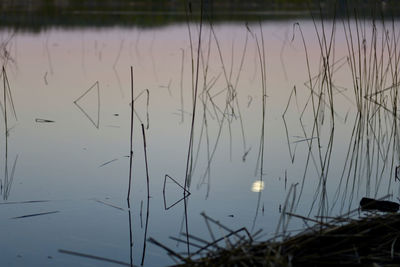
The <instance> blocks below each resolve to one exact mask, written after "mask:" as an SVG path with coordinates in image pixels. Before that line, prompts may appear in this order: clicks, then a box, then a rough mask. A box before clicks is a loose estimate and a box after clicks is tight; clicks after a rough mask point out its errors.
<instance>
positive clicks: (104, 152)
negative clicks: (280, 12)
mask: <svg viewBox="0 0 400 267" xmlns="http://www.w3.org/2000/svg"><path fill="white" fill-rule="evenodd" d="M324 22H325V23H326V24H324V25H325V31H326V32H328V31H329V32H330V33H332V32H335V35H334V36H331V35H329V37H328V36H326V38H325V40H324V41H321V46H322V48H323V49H322V51H321V47H320V44H319V42H318V36H319V37H320V39H321V40H323V39H324V38H321V36H322V35H321V31H322V29H321V28H320V27H317V29H318V31H319V35H318V34H317V33H316V32H315V28H314V27H315V26H314V25H313V23H312V22H310V21H304V22H302V23H301V24H300V25H299V24H296V26H295V27H294V31H295V34H294V37H295V38H294V39H293V40H291V42H290V45H289V43H288V42H289V41H288V39H290V38H288V37H287V35H288V32H289V33H293V23H292V22H282V23H276V24H274V25H270V24H262V25H259V24H254V25H248V26H247V27H246V25H213V26H208V25H204V28H203V29H202V36H203V38H202V40H201V41H200V42H199V39H198V36H197V35H196V36H195V34H199V28H198V26H197V25H196V24H190V25H189V26H190V29H191V32H192V34H193V36H192V40H190V39H189V38H188V32H187V30H188V29H187V25H185V26H179V25H177V26H173V27H169V28H167V29H151V30H138V29H135V30H130V29H120V28H115V29H102V30H99V31H93V30H91V29H86V30H85V29H79V30H76V31H64V30H59V29H54V30H50V31H49V32H47V33H46V34H39V35H31V34H26V33H18V34H17V35H16V37H17V38H18V42H19V46H20V49H19V50H18V65H19V71H18V72H13V71H10V74H11V75H10V76H9V78H10V81H12V85H13V86H12V88H11V89H12V90H10V89H6V93H5V94H6V97H5V98H6V101H4V100H2V101H1V104H2V111H3V115H4V113H5V110H6V109H5V103H7V104H6V105H7V114H8V115H7V118H8V119H9V120H8V121H7V124H8V126H6V127H5V131H3V132H4V133H6V132H7V134H6V136H5V137H4V138H3V139H2V140H4V141H6V142H5V143H4V141H2V143H4V147H5V146H6V145H7V148H9V147H10V148H11V147H12V148H13V150H15V151H18V152H19V153H20V154H21V155H23V156H24V161H21V160H19V161H18V162H17V159H15V160H14V158H11V157H10V158H9V162H8V163H7V161H3V159H2V162H6V164H5V166H8V167H5V168H6V170H7V171H6V172H5V175H4V177H3V178H2V179H1V182H2V186H3V189H2V194H3V200H4V201H8V200H11V202H16V203H21V205H18V207H17V208H7V206H8V207H11V206H10V205H1V206H0V208H1V209H2V210H1V211H2V212H1V213H0V214H1V215H0V220H1V221H2V222H4V224H5V225H4V228H3V229H6V230H7V232H9V235H8V236H6V237H4V238H5V239H6V240H5V243H7V244H12V245H11V246H8V247H7V249H9V250H11V254H10V255H11V256H6V261H7V263H10V264H9V265H18V264H17V263H16V262H15V261H16V260H15V259H14V258H13V256H12V255H13V254H12V253H14V254H23V256H24V257H25V255H29V251H31V249H32V247H37V248H41V249H42V250H41V251H35V253H36V252H37V255H39V256H43V257H44V258H46V257H47V256H48V255H45V254H50V252H51V253H53V254H54V252H55V254H54V255H56V260H60V261H61V263H62V264H63V265H73V264H75V263H76V262H75V260H74V259H73V258H74V257H70V256H71V255H75V256H77V255H78V254H80V255H81V257H79V260H80V261H83V260H84V259H82V258H83V257H85V258H87V259H90V257H88V256H92V257H99V256H96V255H104V257H103V258H104V259H109V260H110V259H115V260H116V261H119V262H122V263H124V264H132V265H133V264H139V263H143V264H144V265H148V266H157V265H162V264H170V263H171V264H172V261H170V260H169V259H168V256H167V255H166V254H165V253H164V251H162V250H159V249H158V247H156V246H152V245H148V246H147V239H148V238H152V239H151V240H153V241H154V243H156V244H162V246H164V248H168V249H169V250H171V251H172V249H171V248H173V247H174V246H175V245H176V242H178V243H179V244H183V245H185V247H184V248H180V249H181V250H184V251H185V252H184V253H182V254H179V253H176V254H178V255H179V256H180V257H178V256H174V257H176V258H178V259H180V260H182V259H183V257H182V255H186V256H187V255H189V254H193V253H196V252H197V253H198V254H204V253H206V252H207V251H209V250H212V249H219V248H224V246H223V245H222V242H223V240H228V242H231V243H232V244H234V243H235V242H236V241H238V240H241V239H243V240H245V239H246V240H248V239H249V238H253V236H250V234H249V236H247V232H246V231H247V229H250V231H249V232H251V233H252V234H254V233H258V231H253V230H257V229H259V228H263V229H264V231H265V232H267V233H269V234H270V233H275V232H276V233H282V232H283V233H288V232H289V231H290V229H291V228H293V227H294V226H301V224H302V221H300V222H297V221H295V220H290V218H291V217H292V216H289V215H288V214H289V213H290V214H295V213H300V214H303V215H305V216H307V215H309V216H324V215H329V214H337V213H341V212H342V211H345V210H347V209H349V208H350V207H351V208H354V207H355V205H356V204H357V202H358V201H357V199H358V198H360V197H361V196H365V195H370V196H381V195H382V194H385V195H386V193H390V194H393V196H394V197H396V195H395V194H396V193H397V192H396V188H397V181H393V175H391V173H393V171H394V170H395V166H398V157H397V155H398V144H399V139H400V138H399V136H398V129H397V126H398V123H397V117H396V116H397V111H396V110H397V108H396V107H397V103H398V100H399V96H398V94H397V87H398V84H399V83H398V82H396V75H397V68H396V67H395V66H397V64H396V61H395V58H399V57H400V56H399V51H397V49H395V47H396V46H395V45H396V42H395V41H394V39H393V38H387V39H386V38H383V37H385V34H388V35H394V32H393V31H391V30H390V29H389V27H388V26H387V28H386V27H385V26H384V25H379V27H378V25H375V27H374V26H365V29H364V30H365V31H364V32H365V33H364V34H363V35H360V40H363V39H365V40H366V41H365V43H364V42H360V45H358V43H353V44H351V43H350V42H349V44H347V43H346V33H347V34H348V31H349V27H350V29H353V28H354V27H356V26H355V25H354V24H351V25H350V26H349V25H347V22H346V24H345V29H346V31H345V30H344V29H341V28H340V29H339V27H338V25H339V24H337V25H336V26H334V25H333V22H326V21H324ZM350 23H351V22H350ZM393 23H394V24H393V25H394V26H393V27H391V28H392V29H396V27H397V22H393ZM365 25H368V21H365ZM260 26H261V27H260ZM317 26H319V24H318V25H317ZM255 29H256V30H255ZM300 29H301V33H300ZM377 29H380V31H379V34H378V32H377ZM254 32H257V35H256V34H254ZM383 33H385V34H383ZM83 34H84V36H85V38H84V39H82V36H83ZM396 34H397V33H396ZM289 35H290V34H289ZM121 36H124V38H123V39H121ZM262 36H263V37H264V45H263V44H262V43H263V41H262ZM276 36H278V37H280V38H277V37H276ZM139 38H140V42H139ZM370 38H372V41H371V39H370ZM348 39H349V38H348ZM121 40H123V41H121ZM382 40H383V45H382V46H378V47H379V48H377V49H376V51H378V50H379V51H381V53H383V56H382V60H380V59H378V57H376V59H374V58H375V56H374V54H375V53H367V52H368V51H369V49H372V48H373V47H374V45H372V44H375V43H377V44H378V43H379V42H378V41H381V42H382ZM191 41H192V47H191V44H190V43H191ZM257 41H258V42H257ZM197 42H199V43H197ZM353 42H355V41H354V40H353ZM43 43H45V44H46V46H45V47H47V52H46V53H45V54H44V56H43V53H40V52H41V51H42V49H43ZM54 43H57V44H59V45H58V46H53V44H54ZM139 43H140V46H141V48H142V49H139V47H138V44H139ZM92 44H93V50H92V49H91V47H92ZM124 44H126V45H124ZM127 44H130V45H129V46H128V45H127ZM199 44H200V45H199ZM339 44H340V45H339ZM342 44H344V46H343V45H342ZM381 44H382V43H381ZM263 46H265V51H263V49H262V47H263ZM282 46H284V48H285V49H284V50H283V49H282ZM82 47H83V48H82ZM325 47H326V48H327V47H335V50H333V48H332V50H329V49H325ZM358 47H360V48H361V49H359V48H358ZM364 47H365V49H364ZM89 48H90V49H89ZM144 48H146V49H144ZM349 48H350V49H349ZM134 50H135V51H136V52H137V53H135V51H134ZM353 50H354V51H355V52H354V53H355V54H354V57H351V58H350V57H349V55H348V52H349V51H353ZM196 51H199V54H198V55H196ZM282 51H284V52H282ZM306 51H307V52H306ZM333 51H334V52H333ZM192 53H193V54H194V55H195V56H194V57H193V58H192V57H191V54H192ZM358 53H360V57H361V58H362V57H363V55H365V58H368V59H369V58H371V63H365V61H362V62H359V61H358V60H357V57H358V56H357V57H356V56H355V55H358ZM363 53H365V54H363ZM50 54H51V65H52V68H54V70H57V71H54V72H53V74H51V73H50V70H49V67H50V62H49V58H48V55H50ZM82 54H83V55H82ZM264 54H265V61H264V60H263V55H264ZM305 54H307V55H308V59H307V58H306V55H305ZM283 56H284V57H285V60H282V57H283ZM350 56H352V55H350ZM83 57H84V66H81V62H82V61H83V60H82V58H83ZM152 58H153V59H154V61H153V60H152ZM145 59H147V60H145ZM197 59H198V66H197V65H196V64H197ZM289 59H290V61H289ZM307 61H308V63H309V65H310V66H309V68H308V67H307ZM367 62H368V61H367ZM283 63H285V66H284V67H283V66H281V65H280V64H283ZM192 64H193V65H192ZM368 64H372V66H371V65H368ZM131 65H133V66H134V69H135V76H134V79H133V84H134V87H135V89H136V90H137V92H139V93H137V94H134V99H133V100H134V101H131V100H129V99H128V97H127V96H126V94H125V96H123V95H122V94H121V93H120V92H121V91H120V89H121V88H123V87H125V86H126V87H127V86H128V85H129V75H128V74H129V71H128V70H129V68H128V66H131ZM261 66H263V67H261ZM359 66H361V68H360V67H359ZM373 66H375V67H373ZM377 66H380V69H381V71H378V68H377ZM7 67H10V68H11V66H8V65H7V66H6V69H7ZM192 67H193V68H192ZM374 68H375V71H373V69H374ZM11 69H12V68H11ZM282 69H284V71H283V70H282ZM349 70H350V71H349ZM197 71H198V72H199V74H198V75H197V78H196V72H197ZM46 72H47V73H48V74H47V75H45V76H44V77H43V73H46ZM115 72H117V73H118V75H119V78H120V80H119V81H118V79H119V78H118V79H116V78H115ZM192 72H193V76H192ZM155 73H156V74H155ZM360 73H361V74H362V75H361V76H360V75H359V74H360ZM365 73H366V74H365ZM50 75H51V76H50ZM156 75H157V77H156ZM3 77H5V75H3ZM286 77H287V79H286ZM372 77H375V78H372ZM50 78H51V79H50ZM156 78H158V81H157V79H156ZM196 79H198V92H197V93H195V91H194V90H193V89H194V86H193V87H192V85H194V84H195V81H196ZM44 80H45V81H44ZM93 81H98V83H96V84H97V85H99V84H101V97H102V98H101V122H100V123H101V124H102V125H109V126H112V127H101V128H100V127H96V128H95V127H90V125H89V124H88V122H89V121H88V120H86V119H82V114H81V113H78V112H74V105H73V104H72V103H73V101H74V100H76V99H77V96H82V97H81V98H80V99H79V100H77V102H79V103H78V104H82V102H81V100H85V96H88V95H89V93H90V92H91V93H94V94H93V95H92V96H94V98H92V99H91V100H89V99H86V100H87V103H86V104H87V105H85V106H84V107H83V106H82V107H83V109H84V110H85V111H86V113H88V111H87V110H91V111H94V112H93V114H94V116H92V115H90V118H91V119H89V120H90V121H91V123H92V124H93V125H94V126H96V125H97V126H98V125H99V121H100V119H99V117H98V116H97V115H98V114H99V106H98V97H99V95H97V94H95V93H96V92H97V91H99V88H97V85H96V84H94V87H93V89H92V90H93V91H90V92H89V93H87V94H86V95H85V94H84V95H82V92H83V90H82V88H88V85H90V84H93ZM176 81H179V83H177V82H176ZM119 84H121V85H122V87H120V85H119ZM354 84H355V85H357V86H356V88H357V89H356V90H354V89H353V88H352V85H354ZM160 85H161V86H160ZM266 89H268V97H266V96H267V91H266ZM7 90H8V91H10V92H11V91H12V93H13V99H15V101H17V102H16V103H18V110H17V111H18V124H16V127H15V128H13V130H12V133H11V132H10V129H11V128H12V127H11V126H13V125H12V124H13V123H14V121H13V120H15V118H14V117H13V113H14V112H13V111H12V108H11V106H12V105H11V101H10V98H11V94H10V92H8V91H7ZM7 92H8V93H7ZM3 93H4V92H3ZM150 94H151V96H152V98H151V101H150ZM3 99H4V97H3ZM196 99H197V100H196ZM195 100H196V101H197V107H196V109H193V105H194V102H195ZM133 102H134V109H133V108H132V106H129V104H132V103H133ZM177 110H178V113H177ZM75 111H76V110H75ZM130 112H132V113H131V114H132V117H131V118H132V120H130V119H129V118H130V117H129V114H130ZM264 112H265V113H264ZM49 114H51V116H50V115H49ZM88 114H89V113H88ZM150 115H151V116H150ZM176 115H178V117H177V116H176ZM85 116H86V115H85ZM4 117H5V116H3V118H4ZM150 117H151V122H152V125H151V126H152V127H149V121H150ZM194 117H195V119H194V120H193V118H194ZM35 118H38V119H37V120H35ZM189 118H191V119H192V120H189ZM281 118H282V119H281ZM55 121H56V122H57V123H49V122H55ZM131 121H134V124H130V123H131ZM36 122H37V123H36ZM46 122H48V123H46ZM50 125H51V127H50ZM2 127H3V126H2ZM130 127H133V130H134V131H135V133H140V132H141V131H142V135H143V136H144V134H145V135H146V138H147V144H145V143H146V142H145V141H144V140H143V138H141V136H140V134H135V135H134V136H133V138H132V140H131V141H132V147H131V148H132V151H133V152H132V154H133V157H130V159H131V160H132V161H133V165H132V172H133V173H134V175H133V176H132V194H131V196H132V199H131V202H130V203H129V202H128V204H125V202H124V201H125V199H124V198H125V194H126V193H125V192H126V184H127V172H128V164H127V161H126V160H125V159H126V157H122V156H121V155H124V154H126V153H125V152H126V150H127V147H129V144H128V143H129V141H130V138H129V129H130ZM141 127H143V128H141ZM97 128H98V129H97ZM190 132H192V133H191V134H189V133H190ZM8 135H10V138H8ZM190 139H191V140H190ZM8 143H9V145H8ZM188 144H189V146H188ZM143 147H147V148H146V150H144V149H142V148H143ZM264 147H265V150H263V148H264ZM255 148H256V149H255ZM6 151H7V150H6ZM124 151H125V152H124ZM188 151H189V153H188ZM146 154H147V157H146ZM1 157H6V158H8V157H9V156H8V155H7V156H6V155H2V156H1ZM21 158H22V156H21ZM128 158H129V156H128ZM11 159H12V160H11ZM25 159H26V160H25ZM147 160H148V162H149V163H151V164H149V165H148V166H147V168H146V165H147V164H146V161H147ZM256 162H258V164H256ZM12 164H13V166H14V167H12V170H11V171H10V168H11V167H10V166H11V165H12ZM17 167H18V176H16V177H18V182H17V183H16V177H15V178H12V177H14V172H15V169H16V168H17ZM100 167H101V168H100ZM185 168H186V170H185ZM255 169H256V170H255ZM185 171H186V173H185ZM2 173H3V172H2ZM165 173H168V175H165ZM183 173H185V174H186V175H185V177H184V176H183V175H182V174H183ZM7 174H8V175H7ZM283 175H284V179H283ZM147 177H148V178H147ZM278 177H282V178H278ZM6 178H7V179H6ZM184 179H185V180H184ZM6 181H7V182H6ZM185 183H186V185H185ZM266 183H268V186H266ZM6 184H8V185H7V186H6ZM11 185H12V187H13V188H12V189H13V190H10V188H11ZM193 185H195V186H193ZM6 188H8V189H6ZM150 189H151V190H150ZM249 189H250V190H249ZM189 191H190V193H189ZM7 192H8V193H7ZM10 192H11V193H12V194H10ZM150 192H151V195H150ZM253 192H256V193H257V195H256V194H254V193H253ZM189 195H190V198H188V196H189ZM5 196H7V197H5ZM39 196H40V198H39ZM32 199H49V200H50V201H48V202H46V203H42V204H43V205H46V206H40V207H35V208H37V209H38V210H35V211H31V210H30V208H28V207H27V205H24V204H28V203H31V202H23V201H25V200H28V201H30V200H32ZM61 200H62V201H61ZM93 200H95V201H93ZM182 200H183V201H184V203H182ZM100 204H101V205H100ZM40 205H41V204H40ZM182 206H183V209H182ZM173 207H174V208H173ZM277 207H279V208H277ZM44 208H46V210H42V209H44ZM47 208H48V209H47ZM126 208H127V209H128V212H127V213H128V216H129V220H127V218H126V215H127V214H126V213H125V212H122V211H126ZM51 210H53V211H54V210H59V211H60V212H58V213H54V214H52V215H51V216H31V217H26V220H18V223H15V222H14V223H13V224H11V223H10V222H9V220H8V219H9V218H15V217H18V216H21V214H26V215H32V214H41V213H43V214H44V212H47V211H51ZM202 211H204V212H205V213H202ZM261 212H262V214H263V216H258V214H261ZM120 213H121V214H122V215H121V214H120ZM205 214H209V215H205ZM42 217H47V218H46V219H43V218H42ZM150 217H151V219H150ZM298 218H300V217H298ZM318 218H319V217H318ZM46 220H49V221H50V223H49V221H46ZM139 220H140V223H139ZM23 221H26V224H25V222H23ZM217 222H218V223H217ZM19 223H20V224H19ZM28 223H30V224H29V225H28ZM277 225H278V227H277ZM128 227H129V229H128ZM205 227H206V228H207V229H205ZM204 229H205V230H206V231H204ZM218 229H223V231H221V232H219V230H218ZM236 229H238V230H236ZM35 233H40V234H41V236H43V237H41V238H38V237H37V236H34V235H35ZM53 233H57V235H56V234H54V235H53ZM100 233H101V234H100ZM171 233H176V234H175V236H174V237H173V238H172V239H170V238H169V237H170V236H171V235H172V234H171ZM21 235H22V236H21ZM24 235H26V237H24ZM71 235H72V236H74V237H76V238H75V239H71V238H69V236H71ZM53 236H59V237H58V239H55V237H53ZM24 238H25V239H24ZM27 238H29V240H30V241H29V242H31V243H29V246H28V245H26V246H25V245H24V244H22V245H21V244H17V243H16V241H15V240H26V239H27ZM82 239H83V240H86V241H87V242H86V243H83V242H80V241H79V242H78V241H77V240H82ZM27 243H28V242H27ZM210 243H213V244H212V245H211V246H209V244H210ZM32 244H33V245H32ZM53 244H54V245H53ZM128 244H129V252H128ZM50 246H56V247H57V248H56V250H54V248H53V247H50ZM189 246H190V249H188V247H189ZM58 248H60V252H61V253H57V249H58ZM3 249H5V245H3V246H1V244H0V250H3ZM171 251H168V252H170V253H171V254H172V252H171ZM83 255H85V256H83ZM39 256H32V258H33V264H35V265H45V264H46V262H45V263H43V262H42V261H41V260H40V259H39ZM45 256H46V257H45ZM54 257H55V256H53V258H54ZM76 258H78V257H76ZM118 259H119V260H118ZM128 259H129V260H128ZM183 260H184V259H183ZM76 261H78V260H76ZM127 262H129V263H127ZM57 263H59V262H57ZM61 263H60V264H61ZM62 264H61V265H62ZM100 264H101V261H100ZM103 264H104V265H106V264H107V263H103Z"/></svg>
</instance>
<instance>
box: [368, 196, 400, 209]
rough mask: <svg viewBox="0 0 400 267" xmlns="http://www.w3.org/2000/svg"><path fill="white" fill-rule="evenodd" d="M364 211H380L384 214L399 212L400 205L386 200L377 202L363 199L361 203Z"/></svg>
mask: <svg viewBox="0 0 400 267" xmlns="http://www.w3.org/2000/svg"><path fill="white" fill-rule="evenodd" d="M360 206H361V209H362V210H378V211H383V212H397V211H398V210H399V207H400V205H399V204H398V203H396V202H392V201H386V200H375V199H372V198H367V197H363V198H362V199H361V201H360Z"/></svg>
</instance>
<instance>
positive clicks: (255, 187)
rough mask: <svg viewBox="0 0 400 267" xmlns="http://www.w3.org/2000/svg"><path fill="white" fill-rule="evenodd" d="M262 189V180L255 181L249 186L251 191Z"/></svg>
mask: <svg viewBox="0 0 400 267" xmlns="http://www.w3.org/2000/svg"><path fill="white" fill-rule="evenodd" d="M262 190H264V182H263V181H255V182H254V183H253V185H252V187H251V191H253V192H261V191H262Z"/></svg>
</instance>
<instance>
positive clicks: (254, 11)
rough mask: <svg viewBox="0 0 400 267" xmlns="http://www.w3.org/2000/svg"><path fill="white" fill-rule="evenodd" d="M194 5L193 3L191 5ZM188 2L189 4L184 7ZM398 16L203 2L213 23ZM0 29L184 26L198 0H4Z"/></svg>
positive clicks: (335, 6) (375, 7) (374, 7)
mask: <svg viewBox="0 0 400 267" xmlns="http://www.w3.org/2000/svg"><path fill="white" fill-rule="evenodd" d="M189 2H190V5H189V4H188V3H189ZM185 3H186V6H185ZM354 10H356V12H357V14H358V15H360V16H361V17H378V18H381V17H382V16H385V17H389V18H392V17H394V18H397V17H398V16H399V15H400V3H398V1H345V0H337V1H334V0H325V1H322V0H321V1H317V0H312V1H298V0H281V1H279V0H275V1H262V0H250V1H236V0H223V1H213V0H204V1H203V11H204V12H203V14H204V15H205V16H207V18H211V19H212V20H213V21H214V22H216V23H218V22H252V21H264V20H285V19H309V18H311V14H315V15H318V16H319V14H322V15H323V17H324V18H327V19H329V18H333V17H334V16H336V17H343V16H347V15H348V14H349V15H351V16H353V15H354ZM0 12H1V16H0V27H3V28H15V29H19V30H27V31H40V30H43V29H46V28H51V27H63V28H73V27H113V26H121V27H132V26H136V27H160V26H167V25H170V24H175V23H186V21H187V16H186V15H187V14H189V13H190V12H191V13H190V14H191V16H190V18H191V19H192V20H197V19H198V18H199V14H200V0H196V1H177V0H175V1H161V0H152V1H144V0H139V1H133V0H114V1H107V0H81V1H77V0H36V1H29V0H4V1H1V3H0Z"/></svg>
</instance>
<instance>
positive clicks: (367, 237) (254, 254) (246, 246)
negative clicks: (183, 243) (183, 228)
mask: <svg viewBox="0 0 400 267" xmlns="http://www.w3.org/2000/svg"><path fill="white" fill-rule="evenodd" d="M399 236H400V214H397V213H392V214H386V215H381V214H372V215H369V216H367V217H365V218H361V219H357V220H355V219H354V220H353V219H345V218H335V219H333V220H331V221H330V223H328V224H327V223H321V224H318V225H316V226H314V227H313V228H310V229H307V230H306V231H304V232H302V233H300V234H298V235H296V236H293V237H288V238H286V239H284V240H283V241H279V242H278V241H273V240H272V241H266V242H261V243H255V242H252V241H250V240H249V241H247V242H245V241H243V240H242V241H240V242H238V244H237V245H233V246H232V247H231V248H230V249H215V250H214V251H209V252H208V253H207V254H206V255H205V256H203V257H201V258H199V259H197V260H191V259H185V263H184V264H182V265H180V266H336V265H339V264H340V265H349V266H399V264H400V241H399V242H398V240H397V239H398V237H399ZM192 259H193V257H192Z"/></svg>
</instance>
